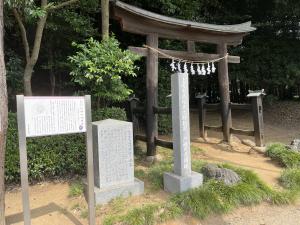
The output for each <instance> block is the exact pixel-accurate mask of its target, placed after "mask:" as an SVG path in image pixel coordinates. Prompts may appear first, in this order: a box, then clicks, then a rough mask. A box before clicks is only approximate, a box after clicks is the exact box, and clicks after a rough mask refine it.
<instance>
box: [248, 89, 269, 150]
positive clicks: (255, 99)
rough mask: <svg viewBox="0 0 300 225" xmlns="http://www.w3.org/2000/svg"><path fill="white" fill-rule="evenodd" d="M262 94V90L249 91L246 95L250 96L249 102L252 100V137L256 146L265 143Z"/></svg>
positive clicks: (261, 145)
mask: <svg viewBox="0 0 300 225" xmlns="http://www.w3.org/2000/svg"><path fill="white" fill-rule="evenodd" d="M263 95H264V93H263V91H261V92H250V94H248V95H247V97H249V98H251V102H252V114H253V127H254V138H255V144H256V146H258V147H263V146H264V145H265V142H264V120H263V106H262V97H263Z"/></svg>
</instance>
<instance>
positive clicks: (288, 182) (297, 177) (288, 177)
mask: <svg viewBox="0 0 300 225" xmlns="http://www.w3.org/2000/svg"><path fill="white" fill-rule="evenodd" d="M279 180H280V183H281V184H282V186H283V187H285V188H287V189H294V190H300V169H296V168H292V169H286V170H285V171H283V173H282V175H281V177H280V179H279Z"/></svg>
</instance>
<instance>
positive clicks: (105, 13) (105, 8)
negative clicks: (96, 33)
mask: <svg viewBox="0 0 300 225" xmlns="http://www.w3.org/2000/svg"><path fill="white" fill-rule="evenodd" d="M101 14H102V39H103V40H104V39H106V38H108V37H109V0H101Z"/></svg>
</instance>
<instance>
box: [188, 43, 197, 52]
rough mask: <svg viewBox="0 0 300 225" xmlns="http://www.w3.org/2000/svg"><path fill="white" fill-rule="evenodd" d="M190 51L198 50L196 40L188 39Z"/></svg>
mask: <svg viewBox="0 0 300 225" xmlns="http://www.w3.org/2000/svg"><path fill="white" fill-rule="evenodd" d="M187 50H188V52H196V46H195V42H194V41H187Z"/></svg>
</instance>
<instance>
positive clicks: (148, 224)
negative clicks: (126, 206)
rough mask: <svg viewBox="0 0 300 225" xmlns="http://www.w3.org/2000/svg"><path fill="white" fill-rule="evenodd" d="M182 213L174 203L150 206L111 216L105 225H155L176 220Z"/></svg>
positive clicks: (104, 222) (106, 219)
mask: <svg viewBox="0 0 300 225" xmlns="http://www.w3.org/2000/svg"><path fill="white" fill-rule="evenodd" d="M182 213H183V211H182V210H181V209H180V208H179V207H178V206H177V205H176V204H174V203H172V202H167V203H164V204H149V205H145V206H142V207H140V208H135V209H132V210H130V211H129V212H128V213H127V214H125V215H121V216H118V215H116V214H113V215H110V216H108V217H106V218H105V219H104V221H103V225H114V224H118V225H121V224H122V225H123V224H124V225H125V224H126V225H129V224H130V225H154V224H157V223H163V222H166V221H168V220H172V219H175V218H177V217H179V216H180V215H182Z"/></svg>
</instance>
